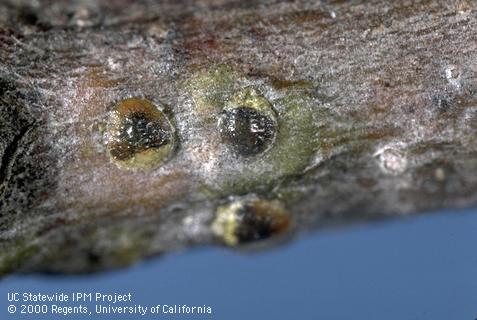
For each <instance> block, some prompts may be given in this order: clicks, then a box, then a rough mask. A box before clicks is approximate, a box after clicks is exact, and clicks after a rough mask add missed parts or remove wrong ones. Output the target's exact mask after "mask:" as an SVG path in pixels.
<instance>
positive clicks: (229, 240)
mask: <svg viewBox="0 0 477 320" xmlns="http://www.w3.org/2000/svg"><path fill="white" fill-rule="evenodd" d="M290 224H291V222H290V214H289V212H288V211H287V210H286V209H285V208H284V206H283V205H282V204H281V202H280V201H278V200H265V199H258V198H252V199H238V200H233V201H231V202H230V203H228V204H226V205H223V206H219V207H218V208H217V212H216V217H215V219H214V221H213V222H212V231H213V232H214V234H215V235H216V236H218V237H219V238H221V239H222V240H223V241H224V242H225V244H227V245H229V246H236V245H239V244H246V243H251V242H255V241H259V240H264V239H268V238H270V237H273V236H277V235H280V234H284V233H285V232H286V231H287V230H289V228H290Z"/></svg>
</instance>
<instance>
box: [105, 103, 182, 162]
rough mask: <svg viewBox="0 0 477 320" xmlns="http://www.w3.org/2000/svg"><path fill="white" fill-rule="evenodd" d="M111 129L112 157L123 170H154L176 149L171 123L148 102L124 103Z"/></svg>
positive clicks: (112, 118) (113, 120)
mask: <svg viewBox="0 0 477 320" xmlns="http://www.w3.org/2000/svg"><path fill="white" fill-rule="evenodd" d="M108 125H109V127H108V134H109V142H108V147H109V153H110V155H111V157H112V159H113V161H115V162H116V164H118V165H119V166H121V167H143V168H144V167H153V166H155V165H157V164H159V163H161V162H162V161H164V160H165V158H167V157H168V156H169V155H170V152H171V151H172V149H173V144H174V137H173V132H174V130H173V127H172V125H171V123H170V121H169V119H167V117H166V115H165V114H164V113H162V112H161V111H160V110H159V109H157V107H155V106H154V105H153V104H152V103H150V102H149V101H147V100H144V99H127V100H123V101H122V102H120V103H119V104H118V105H117V107H116V110H115V111H114V112H113V113H112V115H111V118H110V123H109V124H108Z"/></svg>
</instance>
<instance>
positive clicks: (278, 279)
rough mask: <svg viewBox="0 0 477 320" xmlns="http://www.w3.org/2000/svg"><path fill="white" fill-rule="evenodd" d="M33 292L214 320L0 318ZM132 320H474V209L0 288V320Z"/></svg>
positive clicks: (23, 279) (15, 280)
mask: <svg viewBox="0 0 477 320" xmlns="http://www.w3.org/2000/svg"><path fill="white" fill-rule="evenodd" d="M38 291H41V292H42V293H54V292H65V293H72V292H75V291H79V292H81V291H84V292H95V291H100V292H104V293H114V292H118V293H119V292H121V293H123V292H126V293H127V292H131V293H132V294H133V304H141V305H148V306H150V305H157V304H188V305H190V306H192V305H199V306H202V305H203V304H205V305H210V306H212V308H213V314H212V315H195V316H189V317H186V316H183V315H177V314H176V315H174V316H172V317H167V316H165V315H160V316H157V315H148V316H145V317H139V316H137V317H133V316H131V315H111V316H109V317H108V316H105V315H95V316H91V317H88V316H84V315H83V316H67V317H65V316H57V317H53V316H51V314H50V315H47V316H38V315H35V316H25V315H23V316H20V315H19V314H15V315H10V314H9V313H8V312H7V306H8V305H9V304H10V303H9V302H8V301H7V293H8V292H38ZM19 304H20V303H17V305H18V306H19ZM90 308H91V309H93V308H94V307H93V304H90ZM136 318H138V319H157V318H161V319H388V320H389V319H399V320H403V319H419V320H422V319H432V320H439V319H446V320H449V319H463V320H464V319H468V320H474V319H476V318H477V209H467V210H453V211H450V210H449V211H443V212H440V213H437V214H431V215H422V216H419V217H416V218H405V219H401V220H395V221H391V222H386V223H377V224H365V225H364V224H363V225H357V226H356V225H355V226H352V227H346V228H340V229H334V230H324V231H320V232H317V233H314V234H311V235H306V236H302V237H301V238H299V239H297V240H295V241H293V242H292V243H291V244H289V245H287V246H285V247H280V248H277V249H274V250H270V251H265V252H260V253H253V254H244V253H238V252H234V251H231V250H227V249H225V248H203V249H195V250H189V251H186V252H180V253H174V254H169V255H167V256H165V257H163V258H157V259H154V260H152V261H147V262H143V263H141V264H138V265H135V266H133V267H131V268H128V269H124V270H120V271H114V272H106V273H100V274H94V275H88V276H73V277H72V276H39V275H34V276H24V275H15V276H10V277H8V278H5V279H3V280H2V281H1V282H0V319H136Z"/></svg>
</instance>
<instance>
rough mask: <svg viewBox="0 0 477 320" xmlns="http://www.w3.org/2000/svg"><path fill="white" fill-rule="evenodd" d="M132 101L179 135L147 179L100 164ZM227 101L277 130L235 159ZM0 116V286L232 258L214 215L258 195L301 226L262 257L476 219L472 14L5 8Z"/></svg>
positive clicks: (305, 7)
mask: <svg viewBox="0 0 477 320" xmlns="http://www.w3.org/2000/svg"><path fill="white" fill-rule="evenodd" d="M134 97H138V98H144V99H147V100H149V101H150V102H152V103H153V104H154V105H155V106H158V108H160V109H161V110H162V111H163V112H164V113H166V114H168V115H170V119H171V122H172V123H173V125H174V127H175V130H176V134H177V139H178V140H177V141H178V143H177V145H176V147H175V149H174V151H173V153H172V154H171V155H170V157H169V158H168V160H167V161H165V162H164V163H162V164H161V165H158V166H156V167H154V168H152V169H151V168H147V169H144V168H143V169H141V168H137V169H125V168H124V167H121V166H118V165H117V163H114V161H113V160H112V159H111V157H110V156H109V155H108V150H107V147H106V145H107V143H106V142H105V140H106V138H105V137H107V130H108V129H107V128H108V121H110V120H109V119H110V114H111V112H112V110H113V109H114V106H115V105H117V103H118V102H120V101H123V100H125V99H128V98H134ZM250 97H252V98H250ZM234 103H235V104H244V105H245V106H247V104H249V105H253V106H256V105H259V106H260V108H262V107H263V108H270V110H273V111H267V112H270V114H272V113H273V114H276V118H277V120H276V121H277V130H276V134H275V138H274V140H273V142H272V143H271V146H270V147H269V148H268V149H267V150H265V151H263V152H259V153H258V154H254V155H252V156H246V157H245V156H240V155H237V154H236V153H234V152H233V151H232V149H231V148H230V147H228V146H227V145H226V143H224V141H223V139H221V136H220V134H219V130H218V126H217V121H218V119H219V118H220V115H221V112H222V111H223V109H224V108H226V107H227V106H228V105H233V104H234ZM260 110H262V109H260ZM0 115H1V116H0V201H1V202H0V274H2V273H3V274H6V273H9V272H16V271H21V272H24V271H52V272H89V271H94V270H100V269H105V268H111V267H116V266H122V265H127V264H129V263H131V262H134V261H137V260H138V259H140V258H144V257H147V256H152V255H157V254H160V253H164V252H167V251H171V250H175V249H178V248H182V247H185V246H189V245H194V244H216V243H218V244H220V243H227V244H231V243H232V242H233V241H232V242H231V241H228V240H224V238H225V239H228V238H226V237H225V236H224V235H221V234H220V232H217V230H216V231H215V233H214V228H211V225H212V224H213V221H214V219H216V215H217V213H216V212H217V207H220V206H222V207H224V206H227V204H228V203H234V201H235V202H236V201H238V202H246V201H248V199H252V198H253V199H264V200H266V201H271V203H273V205H265V206H262V207H261V208H262V209H263V208H277V207H279V208H280V209H279V210H280V212H281V213H280V214H282V212H283V210H282V209H281V208H282V207H284V208H286V210H287V211H288V214H289V215H290V220H291V226H290V227H289V228H288V229H287V231H285V232H284V234H282V235H281V236H278V237H271V239H269V240H268V241H258V242H257V243H264V244H265V245H266V246H269V245H273V244H275V243H276V242H277V241H278V242H280V241H281V240H282V239H284V238H288V237H287V235H290V234H295V233H296V232H298V231H303V230H310V229H317V228H321V227H324V226H329V225H336V224H341V223H350V222H354V221H366V220H370V219H377V218H385V217H394V216H402V215H408V214H414V213H419V212H423V211H428V210H433V209H438V208H443V207H458V206H470V205H475V204H476V203H477V6H476V2H475V1H457V0H452V1H448V0H438V1H426V0H420V1H376V0H375V1H306V0H297V1H221V0H215V1H214V0H205V1H194V2H193V1H190V2H187V1H164V2H153V1H137V2H134V3H130V1H125V0H112V1H104V2H99V1H88V0H80V1H71V2H66V1H48V0H40V1H35V2H31V3H30V2H29V1H13V0H2V1H1V2H0ZM270 123H271V122H270ZM105 128H106V129H105ZM105 132H106V133H105ZM276 203H280V205H279V206H278V205H276ZM219 211H220V210H219ZM254 212H255V213H257V212H261V211H260V210H256V211H254ZM261 214H263V213H261ZM265 216H266V215H265ZM253 217H254V216H252V218H253ZM237 221H239V220H237ZM240 221H242V220H240ZM240 221H239V222H238V223H240ZM264 221H265V222H264ZM267 221H268V220H267V219H264V220H263V221H260V223H262V224H263V223H268V225H267V226H268V227H269V229H270V230H272V229H273V228H271V227H270V223H269V221H268V222H267ZM283 221H284V220H283ZM252 222H253V221H252ZM282 225H285V224H282ZM282 225H281V226H282ZM246 227H247V228H255V227H256V226H255V225H254V224H253V223H249V224H248V225H247V226H246ZM282 229H283V228H282V227H280V230H281V231H283V230H282ZM273 230H274V229H273ZM277 230H278V229H277ZM242 231H243V230H242ZM245 231H247V232H245V233H243V234H246V235H247V237H249V238H250V237H251V238H254V237H255V235H258V236H257V239H258V238H260V237H265V236H264V235H265V234H266V233H264V232H263V230H258V231H260V232H258V231H257V230H252V232H251V233H250V232H248V231H250V230H248V229H247V230H245ZM255 231H257V232H255ZM265 231H267V230H265ZM268 231H269V230H268ZM252 242H253V241H252ZM252 246H253V244H252ZM239 247H240V246H239ZM245 247H246V248H248V247H249V246H245Z"/></svg>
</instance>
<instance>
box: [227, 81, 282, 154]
mask: <svg viewBox="0 0 477 320" xmlns="http://www.w3.org/2000/svg"><path fill="white" fill-rule="evenodd" d="M218 128H219V132H220V136H221V137H222V140H223V141H224V142H225V143H227V144H228V145H229V146H230V147H231V148H232V149H233V151H235V152H236V153H237V154H239V155H241V156H252V155H256V154H258V153H262V152H264V151H266V150H267V149H268V148H269V147H270V146H271V145H272V143H273V140H274V139H275V135H276V131H277V115H276V113H275V111H274V110H273V108H272V106H271V105H270V103H269V102H268V101H267V100H266V99H265V98H264V97H263V96H261V95H260V94H259V93H258V92H257V91H256V90H254V89H252V88H246V89H244V90H243V91H241V92H239V93H237V94H236V95H235V96H233V97H232V99H230V101H228V103H227V104H226V106H225V107H224V108H223V110H222V113H221V115H220V118H219V123H218Z"/></svg>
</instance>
